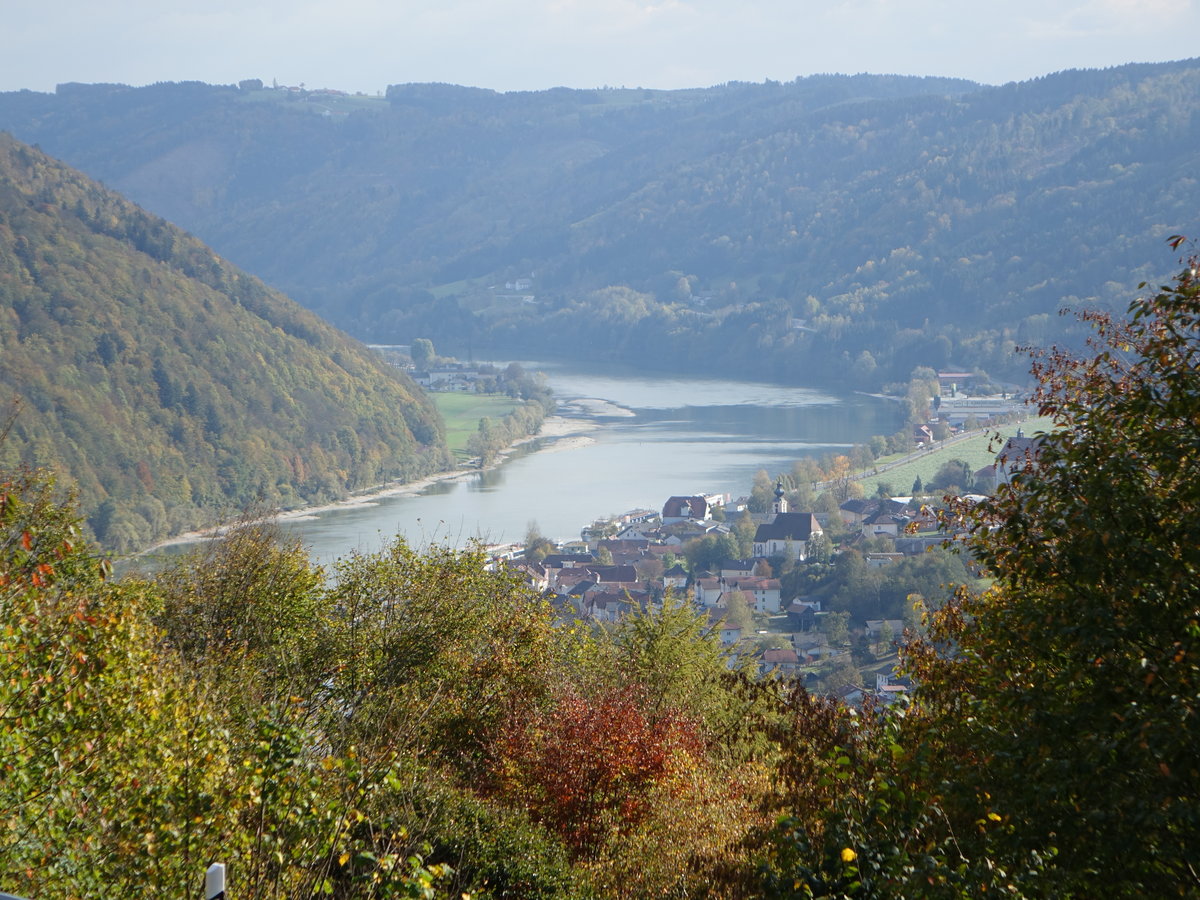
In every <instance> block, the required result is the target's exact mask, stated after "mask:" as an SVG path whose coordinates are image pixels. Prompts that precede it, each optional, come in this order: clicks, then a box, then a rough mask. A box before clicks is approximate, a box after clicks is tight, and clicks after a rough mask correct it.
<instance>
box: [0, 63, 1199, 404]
mask: <svg viewBox="0 0 1200 900" xmlns="http://www.w3.org/2000/svg"><path fill="white" fill-rule="evenodd" d="M255 86H256V85H255V84H254V83H251V82H247V83H246V87H245V88H244V89H240V88H238V87H235V86H210V85H203V84H199V83H184V84H169V83H164V84H158V85H153V86H149V87H144V88H128V87H124V86H121V85H92V86H88V85H62V86H60V88H59V89H58V91H57V92H56V93H55V94H36V93H31V92H19V93H8V94H0V127H3V128H7V129H10V130H11V131H12V132H13V133H14V134H16V135H17V136H18V137H21V138H22V139H24V140H27V141H37V142H39V144H40V145H41V146H42V147H44V148H45V149H46V150H47V151H49V152H51V153H54V154H55V155H57V156H59V157H61V158H63V159H65V160H67V161H69V162H70V163H72V164H73V165H77V166H79V167H80V168H82V169H84V170H85V171H87V172H89V173H91V174H92V175H93V176H95V177H99V178H102V179H104V180H105V182H106V183H107V184H109V185H111V186H113V187H116V188H117V189H119V190H121V191H123V192H125V193H126V194H127V195H128V196H130V197H132V198H134V199H135V200H137V201H138V202H140V203H142V204H143V205H144V206H145V207H146V208H148V209H152V210H154V211H155V212H157V213H158V214H160V215H163V216H165V217H167V218H168V219H171V220H172V221H175V222H177V223H179V224H180V225H182V226H184V227H186V228H188V229H190V230H191V231H193V232H194V233H196V234H198V235H200V236H201V237H202V238H203V239H204V240H206V241H207V242H209V243H210V244H211V245H212V246H214V247H215V248H216V249H217V250H218V252H220V253H222V254H223V255H225V256H227V257H229V258H230V259H233V260H236V261H237V262H239V263H240V264H242V265H244V266H246V267H247V268H248V269H249V270H251V271H253V272H254V273H256V274H258V275H259V276H261V277H263V278H265V279H266V280H268V281H269V282H270V283H272V284H274V285H276V286H278V287H280V288H282V289H284V290H286V291H288V293H289V294H290V295H291V296H293V297H295V298H296V299H297V300H298V301H300V302H301V303H303V304H305V305H306V306H308V307H309V308H311V309H314V310H316V311H318V312H319V313H320V314H322V315H323V316H325V317H326V318H328V319H329V320H331V321H333V322H335V323H336V324H338V325H340V326H341V327H343V328H346V329H347V330H349V331H350V332H351V333H353V334H356V335H358V336H360V337H368V338H370V339H373V340H379V341H398V342H406V341H408V340H410V339H412V338H414V337H422V336H424V337H429V338H432V339H434V340H435V341H436V342H437V343H438V345H439V346H441V347H444V348H445V349H446V350H447V351H450V352H454V353H458V354H459V355H467V354H468V353H469V352H470V351H472V350H474V351H480V350H486V351H487V352H489V353H492V354H493V355H501V356H503V355H505V354H514V355H515V354H517V353H524V354H532V353H556V352H557V353H564V352H570V353H571V354H572V355H575V356H578V355H581V354H583V355H590V356H592V357H597V358H603V359H607V358H623V359H628V360H634V361H637V362H639V363H641V364H646V365H652V364H658V365H666V364H668V363H667V361H669V365H670V366H672V367H674V368H681V367H682V368H687V367H691V368H692V369H694V370H699V369H701V368H707V367H710V366H711V365H713V364H714V362H720V363H728V364H730V365H736V366H737V367H738V368H739V370H741V371H743V372H745V373H746V374H753V375H755V376H758V377H768V378H776V379H787V380H794V381H808V382H810V383H811V382H812V381H813V380H822V381H826V382H837V383H847V382H849V383H852V384H854V385H855V386H860V387H865V386H871V387H875V386H878V385H879V384H881V383H885V382H887V381H893V380H903V379H906V378H907V377H908V375H909V373H910V372H911V371H912V368H913V366H914V365H917V364H923V365H928V366H932V367H934V368H940V367H943V366H953V367H956V368H966V369H968V370H971V369H975V368H983V369H986V370H988V371H989V372H992V373H993V374H995V375H999V376H1007V377H1011V378H1020V377H1022V373H1023V371H1024V365H1023V363H1022V362H1020V361H1019V360H1018V359H1016V358H1015V357H1014V356H1013V354H1012V352H1011V351H1012V348H1013V346H1014V345H1015V344H1025V343H1041V342H1049V341H1051V340H1055V339H1059V338H1062V337H1063V336H1064V335H1065V334H1066V333H1067V332H1068V331H1069V330H1070V329H1072V328H1073V327H1074V326H1073V325H1072V323H1073V320H1072V319H1070V318H1066V319H1060V318H1059V317H1057V316H1056V315H1054V314H1055V313H1056V312H1057V311H1058V310H1059V309H1060V307H1062V306H1064V305H1070V306H1088V305H1091V306H1099V307H1102V308H1113V307H1114V306H1115V307H1116V308H1120V307H1121V306H1123V304H1124V302H1125V300H1126V298H1128V296H1129V295H1130V294H1131V293H1132V292H1133V290H1134V289H1135V287H1136V285H1137V284H1138V282H1140V281H1142V280H1150V281H1152V282H1157V281H1158V280H1160V279H1161V278H1162V276H1163V275H1164V273H1163V272H1162V271H1161V268H1160V265H1159V263H1160V260H1161V256H1160V243H1161V239H1163V238H1165V237H1166V236H1167V235H1169V234H1173V233H1178V232H1183V233H1188V232H1190V231H1194V228H1192V227H1190V226H1191V225H1192V224H1193V223H1194V221H1195V210H1196V209H1197V208H1198V207H1200V182H1198V181H1197V178H1196V177H1195V173H1196V172H1197V171H1198V170H1200V165H1198V164H1200V115H1198V113H1200V61H1197V60H1190V61H1183V62H1175V63H1164V64H1152V65H1150V64H1147V65H1129V66H1123V67H1119V68H1114V69H1108V70H1104V71H1068V72H1060V73H1057V74H1053V75H1048V76H1046V77H1044V78H1039V79H1035V80H1033V81H1029V82H1024V83H1020V84H1008V85H1004V86H1000V87H987V86H982V85H978V84H974V83H971V82H966V81H960V80H951V79H936V78H924V79H922V78H907V77H897V76H874V75H857V76H852V77H850V76H837V75H827V76H813V77H809V78H802V79H797V80H796V81H794V82H789V83H782V84H781V83H777V82H767V83H764V84H739V83H731V84H726V85H720V86H717V87H712V88H706V89H698V90H685V91H651V90H640V89H629V90H626V89H620V90H591V91H583V90H567V89H553V90H548V91H539V92H521V93H510V94H500V93H496V92H493V91H487V90H481V89H475V88H462V87H455V86H453V85H428V84H427V85H419V84H409V85H393V86H392V87H390V88H389V89H388V92H387V96H386V98H384V97H376V98H370V97H364V96H345V95H340V94H338V93H337V92H333V91H301V90H299V89H293V90H289V89H282V88H281V89H278V90H272V89H257V90H256V89H254V87H255ZM1115 272H1119V273H1122V274H1121V275H1120V276H1119V277H1116V278H1114V275H1113V273H1115ZM506 285H509V286H511V288H509V287H506ZM518 285H519V286H520V287H517V286H518ZM1076 330H1077V331H1078V329H1076ZM1079 333H1082V332H1079ZM565 348H569V351H568V350H567V349H565Z"/></svg>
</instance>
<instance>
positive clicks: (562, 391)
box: [285, 363, 903, 563]
mask: <svg viewBox="0 0 1200 900" xmlns="http://www.w3.org/2000/svg"><path fill="white" fill-rule="evenodd" d="M529 367H530V368H537V369H538V370H540V371H543V372H545V373H546V375H547V376H548V378H549V380H550V383H551V385H552V386H553V388H554V390H555V393H556V395H557V396H558V398H559V402H560V407H561V408H562V410H563V411H564V412H565V413H567V414H572V413H574V412H575V411H577V410H580V409H589V410H592V411H593V413H592V415H590V416H589V419H590V420H591V421H594V422H596V423H598V424H599V425H600V427H598V428H596V429H594V430H592V431H590V432H589V433H588V435H587V436H588V438H589V439H590V440H589V441H588V442H586V443H584V442H582V441H579V440H577V439H571V438H567V439H563V440H561V441H554V440H551V439H538V440H536V441H534V442H531V443H530V444H527V445H524V446H523V447H520V448H518V449H517V450H516V451H515V452H514V453H513V454H512V455H511V456H510V457H509V459H508V460H507V461H505V462H504V463H503V464H502V465H501V466H499V467H498V468H495V469H492V470H490V471H487V472H475V473H471V474H469V475H466V476H464V477H463V478H461V479H459V480H456V481H452V482H441V483H438V484H434V485H432V486H430V487H429V488H428V489H426V490H425V491H423V492H422V493H421V494H420V495H417V496H395V497H384V498H380V499H379V500H377V501H374V502H372V503H370V504H369V505H360V506H353V507H350V508H343V509H337V510H330V511H326V512H320V513H317V514H315V515H314V516H312V517H310V518H305V519H300V520H292V521H289V522H286V523H285V525H286V527H288V528H289V529H290V530H292V531H294V532H295V533H297V534H299V535H300V536H301V537H302V538H303V540H304V541H305V543H307V544H308V545H309V546H310V547H311V550H312V554H313V557H314V558H315V559H316V560H317V561H319V562H322V563H328V562H330V561H332V560H333V559H336V558H337V557H339V556H344V555H346V554H347V553H348V552H350V551H351V550H354V549H358V550H362V551H366V552H370V551H373V550H376V549H378V548H379V547H380V546H381V545H382V544H383V542H384V541H385V540H387V539H388V538H390V537H391V536H392V535H394V534H397V533H400V534H404V535H406V536H407V537H408V539H409V540H410V541H411V542H413V543H415V544H418V545H420V544H425V543H452V544H456V545H461V544H464V543H466V542H467V541H468V540H470V539H471V538H476V537H478V538H482V539H483V540H485V541H488V542H496V543H499V542H509V541H522V540H523V539H524V537H525V533H526V530H527V528H528V525H529V523H530V522H531V521H536V522H537V524H538V526H539V528H540V530H541V531H542V533H544V534H546V535H547V536H549V537H552V538H555V539H559V540H562V539H570V538H576V537H578V536H579V531H580V529H581V528H582V527H584V526H585V525H588V524H589V523H591V522H592V521H593V520H595V519H596V518H598V517H601V516H604V515H608V514H612V513H620V512H624V511H626V510H629V509H634V508H639V507H642V508H650V509H660V508H661V507H662V504H663V502H664V501H665V500H666V499H667V497H669V496H671V495H673V494H692V493H699V492H704V493H730V494H732V495H733V496H734V497H738V496H741V495H745V494H748V493H749V491H750V488H751V486H752V483H753V478H754V474H755V472H756V471H758V470H759V469H766V470H767V471H768V472H770V473H772V474H775V473H778V472H781V471H786V470H788V469H790V467H791V465H792V463H793V461H795V460H796V459H799V458H801V457H805V456H814V455H815V456H821V455H824V454H825V453H829V452H832V451H839V450H843V449H845V448H847V447H849V446H851V445H852V444H854V443H857V442H862V441H865V440H866V439H867V438H868V437H870V436H871V435H872V434H890V433H892V432H894V431H895V430H896V429H897V428H899V427H901V426H902V424H903V417H902V415H901V412H900V408H899V406H898V405H897V404H895V403H894V402H891V401H886V400H880V399H877V398H873V397H866V396H862V395H855V394H847V395H834V394H831V393H827V392H823V391H817V390H812V389H808V388H795V387H781V386H777V385H769V384H762V383H755V382H745V381H736V380H730V379H715V378H714V379H707V378H704V379H701V378H673V377H654V376H646V375H641V374H633V373H628V372H622V371H619V370H611V369H606V370H605V371H604V372H598V371H587V370H584V369H580V368H576V367H573V366H571V367H568V366H563V365H550V364H540V363H538V364H532V363H531V364H529ZM580 400H602V401H607V404H594V403H582V404H580V403H578V402H577V401H580ZM609 404H611V406H610V405H609ZM597 412H598V413H599V414H596V413H597Z"/></svg>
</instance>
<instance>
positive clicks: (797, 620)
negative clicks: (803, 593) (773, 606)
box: [787, 600, 821, 631]
mask: <svg viewBox="0 0 1200 900" xmlns="http://www.w3.org/2000/svg"><path fill="white" fill-rule="evenodd" d="M820 611H821V601H820V600H813V601H811V602H810V601H804V600H793V601H792V602H791V603H789V604H788V606H787V616H788V625H789V626H791V627H792V628H795V629H796V630H797V631H812V630H813V629H814V628H816V627H817V613H819V612H820Z"/></svg>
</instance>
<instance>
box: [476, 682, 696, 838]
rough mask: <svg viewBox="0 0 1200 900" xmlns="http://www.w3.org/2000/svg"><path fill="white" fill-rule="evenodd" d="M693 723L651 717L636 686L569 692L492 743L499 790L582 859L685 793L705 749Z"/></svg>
mask: <svg viewBox="0 0 1200 900" xmlns="http://www.w3.org/2000/svg"><path fill="white" fill-rule="evenodd" d="M703 749H704V748H703V742H702V740H701V738H700V733H699V729H698V727H697V723H696V722H694V721H692V720H690V719H688V718H686V717H685V716H683V715H681V714H680V713H678V712H675V711H673V710H666V711H662V710H658V711H651V710H649V709H647V707H646V701H645V697H644V694H643V693H642V692H640V691H638V690H629V689H610V690H607V691H603V692H601V693H599V694H597V695H595V696H588V695H586V694H584V693H581V692H579V691H575V690H570V691H567V692H564V693H563V694H562V695H560V696H559V697H557V698H555V700H554V701H553V703H552V704H551V705H550V706H549V708H547V709H545V710H538V711H535V712H533V713H531V714H514V715H513V716H511V717H510V718H509V720H508V721H507V722H506V723H505V726H504V729H503V731H502V733H501V735H500V738H499V740H498V741H497V746H496V774H497V785H498V789H499V792H500V793H501V794H502V795H504V796H505V797H507V798H508V799H510V800H512V801H515V802H518V803H521V804H522V805H524V806H525V807H526V808H527V809H528V810H529V812H530V814H531V815H532V816H533V818H534V819H536V820H537V821H540V822H542V823H544V824H546V825H548V826H549V827H551V828H552V829H553V830H554V831H555V832H556V833H557V834H559V835H560V836H561V837H562V839H563V840H564V841H566V842H567V844H568V845H569V846H570V847H571V848H572V850H573V851H575V852H576V853H579V854H582V855H587V854H589V853H591V852H594V851H595V850H596V848H597V847H598V845H599V844H600V842H601V841H602V840H604V838H605V837H607V836H608V835H609V834H610V833H611V834H620V833H622V832H626V831H628V830H629V829H630V828H632V827H634V826H636V825H638V824H639V823H641V822H642V821H643V820H644V819H645V818H646V816H647V815H648V814H649V813H650V811H651V810H652V808H653V806H654V804H655V803H656V802H663V801H666V800H673V799H677V798H678V796H679V795H680V794H682V793H684V792H685V791H686V784H687V782H686V780H685V779H684V778H682V777H681V776H683V775H684V774H685V773H687V772H689V771H690V770H692V769H693V768H694V767H695V766H696V765H697V761H698V759H699V757H700V756H701V754H702V753H703Z"/></svg>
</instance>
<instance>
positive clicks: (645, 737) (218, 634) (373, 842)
mask: <svg viewBox="0 0 1200 900" xmlns="http://www.w3.org/2000/svg"><path fill="white" fill-rule="evenodd" d="M1172 244H1173V245H1174V246H1176V247H1179V246H1181V245H1182V239H1180V238H1174V239H1172ZM1084 323H1085V324H1086V325H1088V326H1089V327H1090V328H1091V330H1092V333H1093V336H1094V339H1095V345H1094V347H1093V349H1092V351H1090V352H1088V353H1086V354H1083V355H1078V356H1076V355H1072V354H1069V353H1066V352H1061V351H1047V352H1044V353H1040V354H1036V355H1035V357H1034V360H1033V374H1034V377H1035V380H1036V382H1037V384H1038V391H1037V398H1036V399H1037V403H1038V406H1039V409H1040V412H1041V413H1042V415H1044V416H1048V417H1049V418H1050V420H1051V422H1052V425H1051V427H1049V428H1048V429H1047V430H1046V431H1045V432H1042V433H1041V435H1040V437H1041V443H1040V445H1039V448H1038V451H1037V452H1036V453H1034V454H1029V455H1027V456H1026V457H1025V458H1024V459H1023V460H1022V461H1019V462H1020V464H1019V465H1018V466H1017V469H1018V471H1017V472H1016V473H1015V474H1014V476H1013V477H1012V479H1011V481H1009V482H1008V483H1007V484H1004V485H1002V486H1001V487H999V488H998V489H997V491H996V493H995V494H994V495H993V496H992V497H991V498H987V499H982V500H980V499H978V498H975V499H972V500H967V499H961V500H959V499H956V498H953V497H951V498H949V499H948V504H949V505H948V507H947V509H946V511H945V512H944V514H943V523H944V526H945V528H946V533H947V535H948V536H955V537H956V540H955V541H954V542H953V543H954V544H955V545H956V546H957V547H958V548H959V552H961V553H964V554H966V555H967V556H968V558H969V559H970V561H971V565H972V566H973V567H974V568H976V569H977V570H978V571H979V572H980V574H982V575H984V576H985V580H984V582H983V583H982V584H981V585H978V586H976V587H970V588H969V587H966V586H962V587H960V589H959V590H958V591H957V592H956V593H955V594H954V595H953V596H952V597H950V598H949V599H948V600H947V601H946V602H945V603H944V605H942V606H941V607H940V609H931V610H929V611H928V612H927V614H926V616H925V618H924V621H923V622H921V623H920V624H919V627H918V628H917V629H915V630H913V631H912V632H910V633H909V634H908V635H907V644H906V647H905V649H904V665H905V667H906V670H907V672H908V673H909V674H910V675H911V676H912V677H913V679H914V684H915V686H916V687H915V690H914V692H913V696H912V698H911V700H910V701H908V702H901V703H899V704H898V705H895V706H874V705H871V704H867V705H865V706H864V707H863V708H862V709H852V708H850V707H847V706H845V705H842V704H839V703H836V702H834V701H827V700H824V699H822V698H820V697H816V696H812V695H809V694H808V693H807V692H805V691H804V690H803V688H802V687H801V686H799V685H795V684H792V683H789V682H788V681H785V680H779V679H774V678H765V679H759V678H751V677H749V674H748V673H747V671H745V669H744V668H743V666H742V665H741V664H740V663H739V662H738V660H737V659H736V658H731V657H729V656H728V655H727V651H725V650H723V649H722V648H721V646H720V643H719V640H718V638H717V636H716V635H715V634H714V632H713V630H712V628H711V627H709V625H708V622H707V619H705V618H703V617H701V616H700V615H699V614H697V613H696V612H695V611H694V610H693V609H692V607H691V605H690V604H688V603H686V602H682V601H679V600H673V599H671V598H669V597H668V598H667V600H666V601H665V602H664V603H663V604H662V605H661V607H650V608H648V609H646V610H643V611H640V612H635V613H634V614H633V615H631V616H629V617H627V618H626V619H625V620H623V621H622V622H620V623H617V624H615V625H614V626H612V627H611V628H593V627H589V626H585V625H584V624H582V623H579V622H571V621H563V620H558V619H556V618H555V617H554V616H553V614H552V613H551V611H550V609H549V607H548V606H547V604H546V603H545V601H544V599H543V598H542V596H541V595H540V594H537V593H535V592H531V591H530V590H528V589H526V588H525V587H523V586H522V585H521V584H520V583H519V582H517V581H515V580H513V579H512V578H510V577H509V576H508V575H507V574H506V573H505V571H504V570H498V571H496V570H490V569H488V568H486V567H485V566H484V565H483V562H484V559H483V556H482V554H481V553H480V552H479V551H478V550H477V549H467V550H465V551H456V550H450V549H446V548H440V547H428V548H425V549H423V550H419V551H418V550H416V549H414V548H413V547H410V546H409V545H408V544H406V543H405V541H404V540H403V539H400V538H397V539H395V540H393V541H392V542H390V543H389V544H388V545H387V546H385V547H384V548H382V549H381V550H379V551H378V552H375V553H370V554H364V553H351V554H350V555H348V556H346V557H344V558H343V559H341V560H339V561H338V562H337V563H335V564H334V565H333V566H332V567H331V569H329V570H325V569H322V568H319V567H315V566H314V564H313V563H312V561H311V560H310V559H309V557H308V554H307V552H306V551H305V549H304V548H303V547H302V546H299V545H298V544H297V543H295V542H294V541H293V540H290V539H287V538H284V537H283V536H282V535H281V534H280V533H278V532H277V531H275V530H274V529H273V528H272V526H271V525H270V524H269V523H264V522H261V521H257V522H256V521H250V520H248V521H246V522H244V523H242V526H241V527H239V528H236V529H234V530H232V531H231V532H229V533H228V534H227V535H226V536H225V537H224V538H222V539H221V540H218V541H215V542H212V543H209V544H206V545H203V546H200V547H198V548H196V549H194V551H193V552H192V553H191V554H190V555H189V556H187V557H185V558H182V559H179V560H177V561H176V562H175V563H174V564H173V565H172V566H171V567H169V568H168V569H166V570H164V571H161V572H159V573H158V574H157V575H154V576H136V575H134V576H129V577H126V578H124V579H121V580H115V579H113V578H112V576H111V571H110V570H109V568H108V566H107V564H106V563H104V562H102V561H100V560H99V559H98V557H97V556H96V554H95V553H94V551H93V549H92V547H91V545H89V544H88V542H87V541H85V540H82V539H81V537H80V535H79V521H78V516H77V513H76V512H75V511H74V510H73V508H72V507H71V506H70V505H69V504H64V503H63V502H61V498H60V497H59V496H58V494H57V493H56V488H55V485H54V483H53V480H52V478H51V477H50V476H48V475H47V474H45V473H44V472H38V471H31V470H26V471H24V472H17V473H13V474H11V475H9V476H6V477H5V479H4V481H3V485H2V490H0V615H2V616H3V624H2V627H0V711H2V713H3V714H2V715H0V766H2V767H3V772H4V777H3V778H2V779H0V811H2V812H3V821H4V826H3V830H2V834H3V838H2V839H0V873H3V876H2V877H3V878H4V882H3V884H4V887H5V889H6V890H15V891H18V892H20V893H21V894H24V895H26V896H30V897H37V898H39V900H57V898H73V897H83V896H106V895H113V894H115V895H121V896H129V897H152V896H153V897H158V896H164V895H180V896H181V895H185V894H186V893H188V892H189V891H190V890H191V888H190V887H189V886H192V885H196V886H198V885H199V883H200V878H201V875H202V872H203V871H204V869H205V867H206V866H207V865H208V864H209V863H210V862H213V861H221V862H223V863H225V864H226V865H227V867H228V879H229V880H228V889H229V895H230V896H233V897H238V898H249V900H253V898H277V897H311V896H332V897H343V898H359V897H363V898H366V897H427V898H432V897H455V898H462V897H473V898H488V897H512V898H517V897H520V898H538V897H541V898H553V897H561V898H568V897H570V898H588V897H592V898H604V897H625V898H642V897H651V896H667V897H679V898H750V897H767V898H816V897H821V898H868V897H870V898H911V897H929V898H962V900H966V898H978V897H984V896H1007V897H1028V898H1050V897H1055V898H1063V897H1095V896H1105V897H1114V898H1143V897H1196V896H1200V877H1198V875H1197V871H1196V869H1195V860H1196V859H1197V858H1200V844H1198V843H1197V842H1198V840H1200V808H1198V806H1197V797H1200V762H1198V758H1197V755H1196V753H1195V748H1196V744H1197V739H1198V738H1200V733H1198V728H1200V726H1198V724H1197V722H1198V718H1197V713H1198V706H1200V600H1198V596H1197V588H1196V584H1197V579H1196V578H1195V573H1196V570H1197V567H1198V566H1200V541H1198V540H1197V539H1196V528H1197V525H1196V523H1197V521H1198V515H1200V477H1198V476H1200V472H1197V465H1198V464H1200V454H1196V453H1192V452H1186V450H1187V448H1192V447H1195V446H1198V445H1200V433H1198V432H1197V423H1198V422H1200V408H1198V405H1197V404H1198V403H1200V401H1198V399H1197V398H1200V383H1198V379H1200V366H1197V364H1196V363H1197V354H1198V353H1200V347H1198V345H1197V340H1198V335H1200V283H1198V282H1197V261H1196V260H1195V259H1189V260H1187V261H1186V262H1185V264H1184V268H1183V269H1182V271H1181V272H1180V273H1179V274H1178V276H1177V277H1176V278H1175V279H1174V280H1173V281H1172V282H1171V283H1170V284H1168V285H1165V286H1163V287H1161V288H1155V287H1153V286H1149V287H1148V288H1147V289H1146V291H1145V293H1144V294H1143V296H1142V298H1141V299H1138V300H1137V301H1135V302H1134V303H1133V304H1132V305H1131V306H1130V307H1129V310H1128V314H1127V316H1125V317H1111V316H1108V315H1107V314H1103V313H1087V314H1086V315H1085V317H1084ZM1181 448H1183V449H1184V452H1181Z"/></svg>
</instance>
